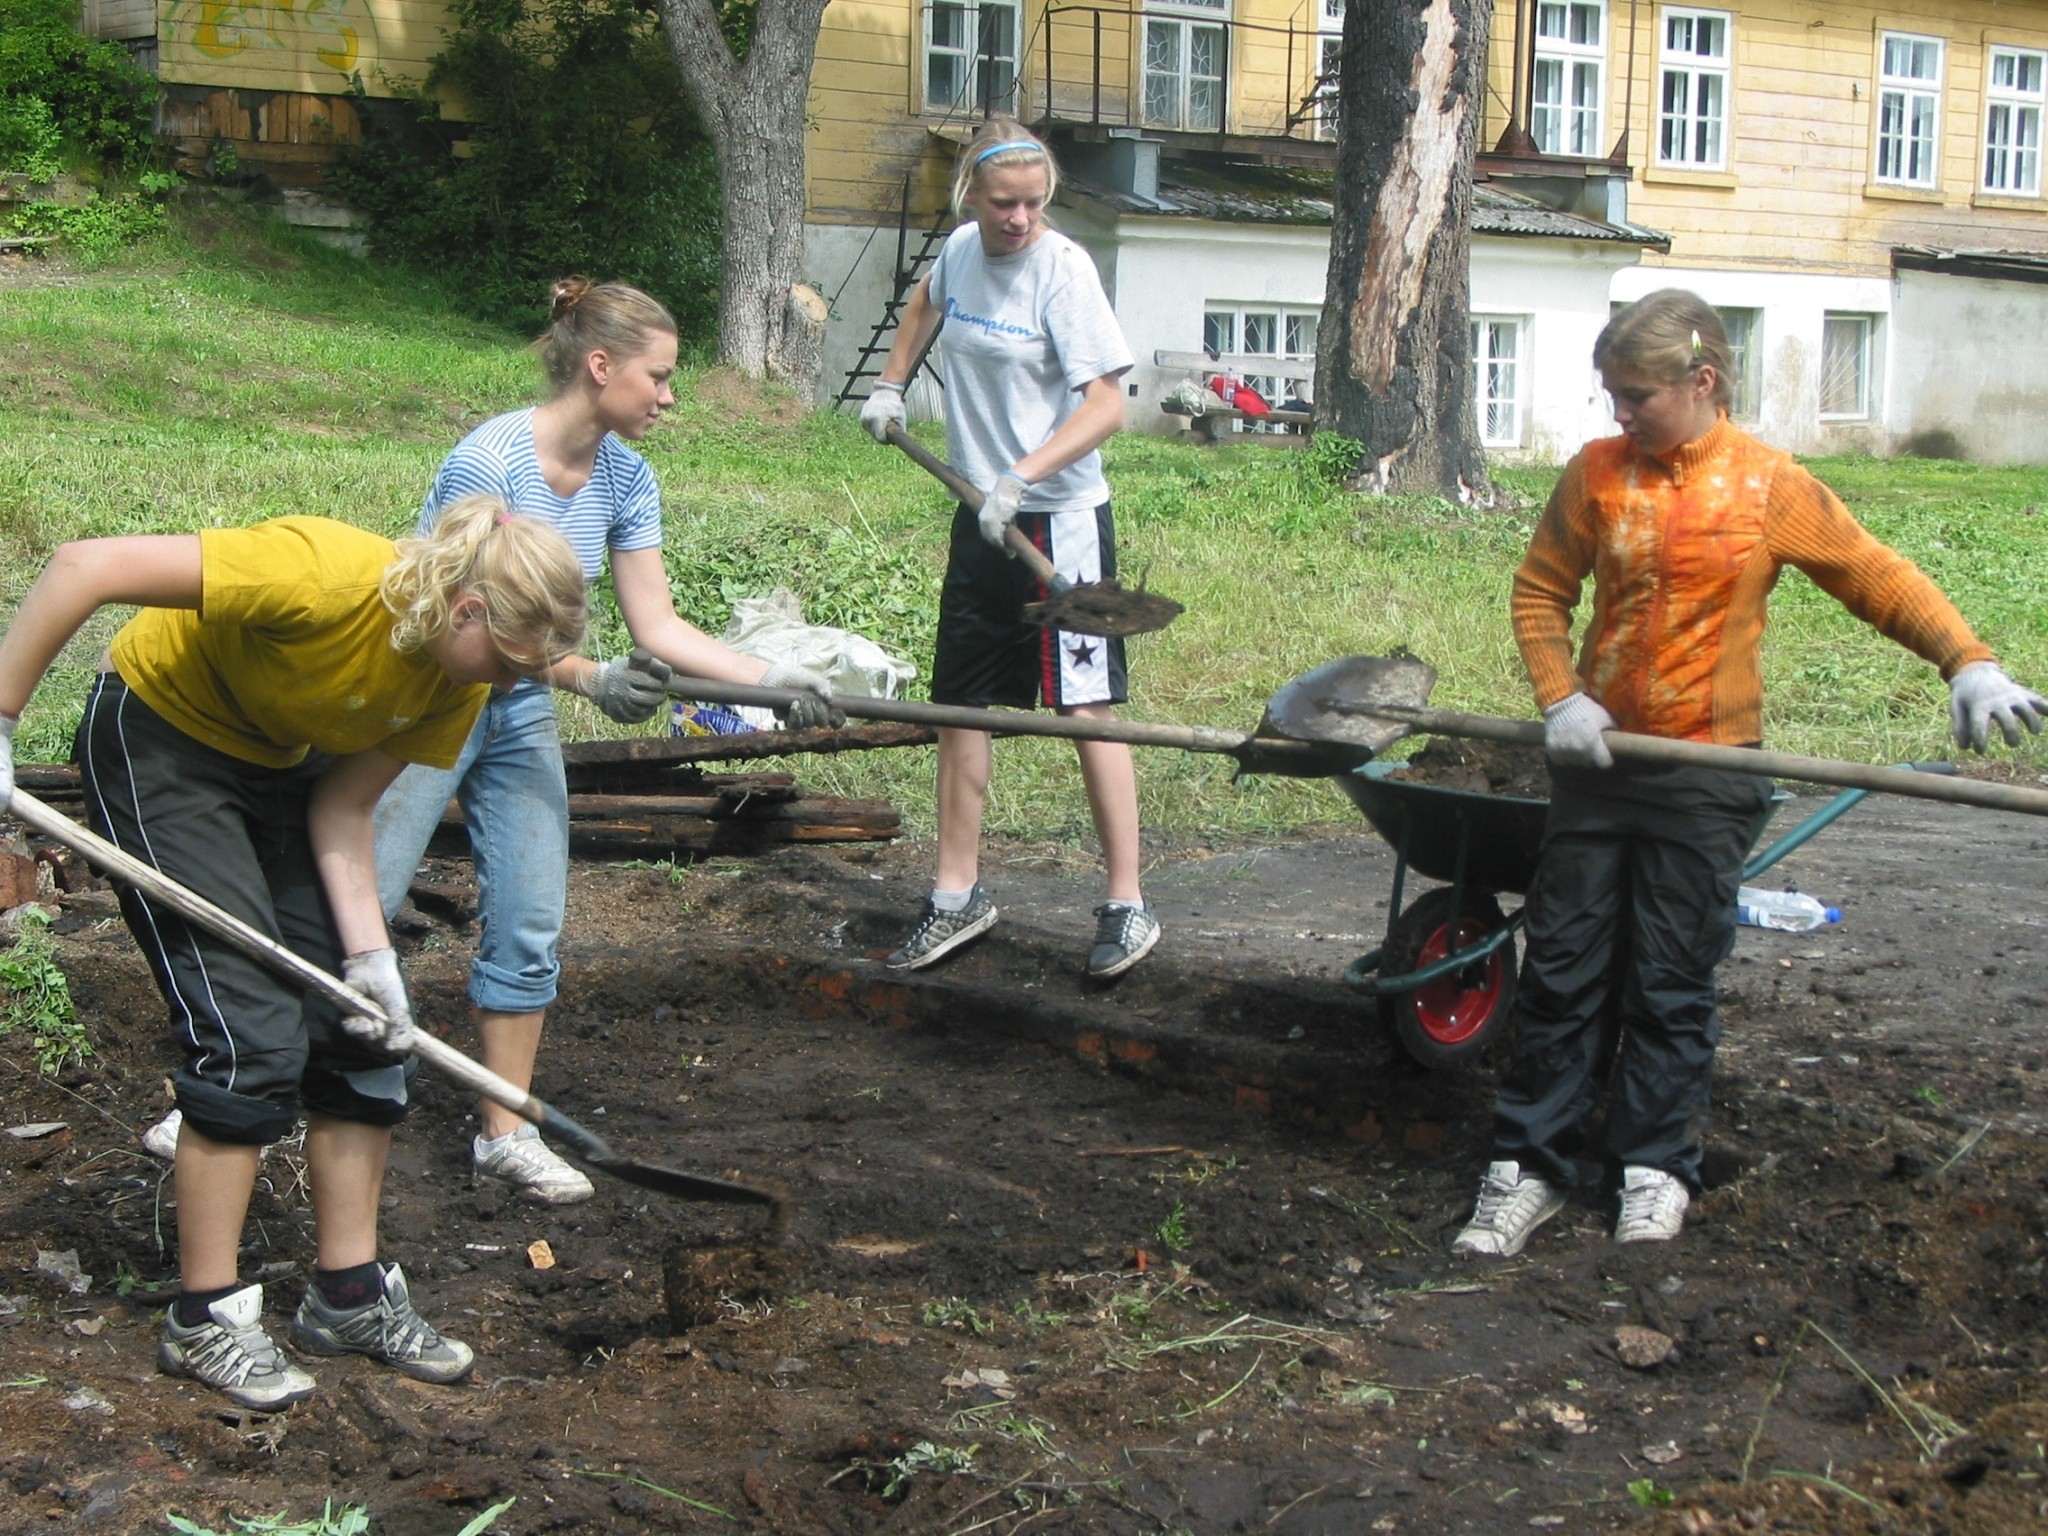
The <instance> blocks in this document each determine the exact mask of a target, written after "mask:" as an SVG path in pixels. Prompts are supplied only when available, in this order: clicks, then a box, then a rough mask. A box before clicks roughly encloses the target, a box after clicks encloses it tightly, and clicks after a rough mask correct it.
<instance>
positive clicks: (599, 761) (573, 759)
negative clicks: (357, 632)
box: [23, 721, 939, 789]
mask: <svg viewBox="0 0 2048 1536" xmlns="http://www.w3.org/2000/svg"><path fill="white" fill-rule="evenodd" d="M938 739H939V738H938V733H937V732H936V731H933V730H931V729H930V728H928V727H926V726H921V725H899V724H897V723H895V722H893V721H868V722H864V723H862V724H859V725H843V726H840V727H839V728H838V729H836V730H834V729H830V728H827V729H823V730H815V731H745V732H741V733H740V734H738V735H734V736H633V737H628V738H626V739H624V740H619V741H572V742H566V743H564V744H563V747H562V761H563V764H564V765H565V767H566V768H567V769H568V770H569V774H570V782H571V783H575V782H577V775H578V774H581V773H586V772H596V771H598V770H600V769H604V768H611V767H619V766H622V765H632V766H636V767H655V768H661V767H684V766H688V765H691V764H695V763H708V762H744V761H747V760H750V759H758V758H765V757H789V756H794V755H795V754H798V753H803V752H817V753H834V752H867V751H873V750H875V749H878V748H884V747H919V746H927V745H929V744H931V743H932V742H935V741H937V740H938ZM23 787H24V788H30V789H33V788H34V786H33V785H28V784H26V783H25V784H24V786H23Z"/></svg>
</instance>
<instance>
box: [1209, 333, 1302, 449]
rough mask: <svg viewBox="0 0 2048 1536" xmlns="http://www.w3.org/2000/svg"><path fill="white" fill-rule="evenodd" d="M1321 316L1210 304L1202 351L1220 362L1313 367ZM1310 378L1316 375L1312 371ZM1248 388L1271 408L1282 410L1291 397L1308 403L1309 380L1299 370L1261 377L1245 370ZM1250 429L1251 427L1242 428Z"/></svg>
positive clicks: (1249, 425) (1244, 424) (1252, 371)
mask: <svg viewBox="0 0 2048 1536" xmlns="http://www.w3.org/2000/svg"><path fill="white" fill-rule="evenodd" d="M1322 318H1323V317H1322V312H1321V311H1320V310H1314V309H1283V308H1279V307H1277V306H1274V305H1270V304H1260V305H1244V306H1241V307H1240V306H1237V305H1232V304H1210V305H1208V306H1206V307H1205V308H1204V310H1203V312H1202V345H1203V347H1204V348H1205V349H1207V350H1208V351H1210V352H1213V353H1215V354H1216V355H1217V356H1219V357H1227V356H1231V355H1233V354H1234V355H1236V356H1239V357H1244V358H1255V357H1270V358H1273V359H1275V360H1279V359H1283V358H1284V359H1286V360H1288V361H1290V362H1297V361H1298V362H1302V363H1313V362H1314V361H1315V356H1316V327H1317V326H1318V325H1320V324H1321V323H1322ZM1310 372H1312V370H1310ZM1244 381H1245V383H1247V384H1249V385H1251V387H1252V388H1253V389H1255V390H1257V391H1258V392H1259V395H1260V397H1261V398H1262V399H1264V400H1265V402H1266V403H1267V404H1268V405H1273V406H1280V405H1283V404H1285V403H1286V401H1287V399H1288V397H1289V396H1290V395H1292V396H1298V397H1300V398H1303V399H1306V398H1307V394H1308V383H1309V377H1308V374H1307V373H1305V372H1304V370H1302V369H1299V368H1295V369H1290V370H1288V372H1287V373H1285V374H1277V373H1258V372H1256V371H1254V370H1252V369H1249V368H1248V369H1246V371H1245V374H1244ZM1240 425H1241V426H1244V427H1246V428H1247V429H1249V428H1250V427H1251V425H1252V424H1251V423H1248V422H1247V423H1240Z"/></svg>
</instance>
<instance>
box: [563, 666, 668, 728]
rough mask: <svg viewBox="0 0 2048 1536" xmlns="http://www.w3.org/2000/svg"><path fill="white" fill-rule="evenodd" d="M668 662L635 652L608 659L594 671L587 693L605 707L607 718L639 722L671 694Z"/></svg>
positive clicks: (600, 705)
mask: <svg viewBox="0 0 2048 1536" xmlns="http://www.w3.org/2000/svg"><path fill="white" fill-rule="evenodd" d="M669 676H670V673H669V669H668V663H667V662H665V661H661V660H658V659H657V658H655V657H653V656H646V655H642V654H641V653H640V652H637V651H636V652H634V653H633V654H632V655H631V656H620V657H618V658H616V659H615V660H612V661H608V662H606V663H605V664H604V665H603V666H601V667H599V668H598V669H597V670H596V671H595V672H593V673H591V674H590V680H589V682H588V683H586V684H585V685H584V693H585V694H586V695H587V696H588V697H589V699H590V702H591V703H593V704H595V705H596V706H597V707H598V708H599V709H601V710H603V711H604V713H605V716H606V718H608V719H612V720H616V721H618V722H619V724H621V725H638V724H639V723H640V722H641V721H642V720H651V719H652V718H653V717H654V712H655V711H656V710H657V709H659V708H661V705H662V701H663V700H664V699H666V698H667V697H668V693H667V690H666V689H665V687H664V686H663V685H664V684H666V683H667V682H668V680H669Z"/></svg>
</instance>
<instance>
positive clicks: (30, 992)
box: [0, 909, 92, 1077]
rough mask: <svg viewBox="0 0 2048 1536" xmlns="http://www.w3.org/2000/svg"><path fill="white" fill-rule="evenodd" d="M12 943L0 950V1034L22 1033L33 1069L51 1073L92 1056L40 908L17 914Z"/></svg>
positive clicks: (54, 1074) (46, 919)
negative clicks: (2, 1002) (3, 998)
mask: <svg viewBox="0 0 2048 1536" xmlns="http://www.w3.org/2000/svg"><path fill="white" fill-rule="evenodd" d="M20 922H21V928H20V931H19V932H18V934H17V935H16V937H15V940H14V943H13V944H12V945H11V946H9V948H8V949H7V950H6V951H5V952H4V953H0V989H4V990H5V992H6V995H7V1003H6V1006H5V1007H4V1008H0V1035H10V1034H13V1033H14V1032H15V1031H16V1030H19V1031H21V1032H22V1033H23V1034H25V1035H26V1036H28V1039H29V1044H30V1048H31V1049H32V1050H33V1051H34V1052H35V1058H36V1067H37V1069H38V1070H39V1071H41V1072H44V1073H46V1074H48V1075H49V1076H52V1077H54V1076H56V1075H57V1073H58V1072H60V1071H61V1070H63V1067H64V1065H65V1063H66V1062H70V1061H83V1060H85V1058H86V1057H88V1056H90V1055H92V1041H91V1040H89V1039H87V1038H86V1034H85V1025H84V1023H83V1022H81V1021H80V1019H79V1017H78V1009H77V1008H76V1007H75V1006H73V1004H72V1001H71V983H70V982H68V981H67V980H65V977H64V972H63V970H62V968H61V967H59V966H58V964H57V946H56V945H55V944H54V943H52V942H51V939H50V935H49V932H48V929H49V926H50V919H49V918H48V917H47V916H46V915H44V913H43V912H42V911H41V910H40V909H36V910H32V911H25V912H23V913H22V915H21V918H20Z"/></svg>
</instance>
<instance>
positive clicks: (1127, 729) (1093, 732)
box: [633, 651, 1372, 779]
mask: <svg viewBox="0 0 2048 1536" xmlns="http://www.w3.org/2000/svg"><path fill="white" fill-rule="evenodd" d="M633 655H634V658H635V660H636V661H639V662H640V663H641V664H642V665H645V664H646V663H647V662H648V661H651V660H652V657H650V656H649V655H648V653H647V652H645V651H635V652H634V653H633ZM667 687H668V691H669V693H670V694H672V695H674V696H675V697H676V698H679V699H691V700H701V701H702V702H704V703H707V704H751V705H753V706H755V707H757V708H762V709H774V710H782V709H787V708H788V707H789V706H790V705H791V704H793V703H794V702H795V701H796V700H798V699H800V698H809V697H810V695H809V694H806V693H802V692H800V691H798V690H797V689H794V688H763V687H761V686H759V685H758V684H754V683H720V682H714V681H713V680H712V679H710V678H708V677H671V678H670V679H669V680H668V684H667ZM832 707H833V708H834V709H836V710H839V711H842V712H843V713H845V714H849V715H852V716H854V717H855V718H857V719H862V720H897V721H901V722H903V723H905V724H908V725H928V726H936V727H940V728H945V729H952V730H962V731H987V732H989V733H990V734H991V735H994V736H1059V737H1064V738H1066V739H1067V740H1069V741H1121V742H1123V743H1125V744H1126V745H1128V746H1133V747H1172V748H1175V749H1177V750H1179V751H1182V752H1220V753H1222V754H1224V755H1225V756H1227V757H1234V758H1236V759H1237V771H1238V772H1239V773H1271V774H1280V775H1284V776H1289V777H1294V778H1308V779H1326V778H1328V777H1329V776H1330V775H1331V774H1334V773H1348V772H1349V771H1350V770H1351V769H1353V768H1356V767H1358V766H1359V765H1360V764H1361V763H1366V762H1370V761H1371V760H1372V751H1371V749H1370V748H1366V747H1359V746H1353V745H1351V744H1349V743H1346V742H1340V741H1283V740H1280V739H1277V738H1274V737H1270V736H1264V735H1259V736H1250V735H1246V734H1245V733H1244V732H1243V731H1224V730H1218V729H1216V728H1215V727H1214V726H1207V725H1167V724H1155V723H1153V722H1151V721H1144V720H1095V719H1090V718H1089V717H1087V716H1085V715H1035V714H1027V713H1025V712H1024V711H1022V710H1011V709H970V708H968V707H967V706H966V705H964V704H924V703H920V702H918V701H917V700H914V699H876V698H868V697H865V696H860V695H852V694H843V693H838V694H834V695H833V696H832Z"/></svg>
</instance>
